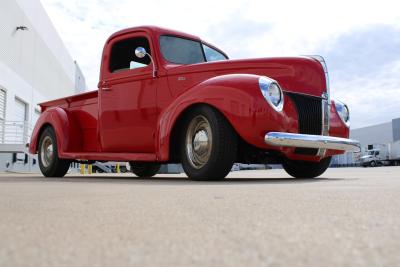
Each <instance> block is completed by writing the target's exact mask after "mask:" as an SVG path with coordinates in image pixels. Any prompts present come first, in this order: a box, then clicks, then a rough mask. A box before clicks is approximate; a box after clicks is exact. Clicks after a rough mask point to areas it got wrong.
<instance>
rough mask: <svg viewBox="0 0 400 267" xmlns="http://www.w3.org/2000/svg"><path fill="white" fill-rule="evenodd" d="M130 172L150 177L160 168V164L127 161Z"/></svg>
mask: <svg viewBox="0 0 400 267" xmlns="http://www.w3.org/2000/svg"><path fill="white" fill-rule="evenodd" d="M129 165H130V167H131V172H133V174H135V175H136V176H138V177H152V176H154V175H156V174H157V172H158V171H159V170H160V167H161V165H160V164H159V163H155V162H133V161H132V162H129Z"/></svg>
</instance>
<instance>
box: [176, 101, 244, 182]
mask: <svg viewBox="0 0 400 267" xmlns="http://www.w3.org/2000/svg"><path fill="white" fill-rule="evenodd" d="M183 125H185V128H184V130H183V131H182V135H181V138H180V150H181V151H180V152H181V161H182V167H183V169H184V171H185V173H186V174H187V176H188V177H189V178H190V179H192V180H221V179H223V178H225V176H226V175H227V174H228V173H229V171H230V170H231V169H232V165H233V163H234V161H235V159H236V153H237V142H238V141H237V136H236V133H235V131H234V129H233V128H232V126H231V125H230V124H229V122H228V121H227V120H226V119H225V118H224V117H223V116H222V115H221V114H220V113H219V112H218V111H216V110H215V109H213V108H211V107H208V106H198V107H196V108H194V109H193V110H192V111H191V113H189V114H188V115H187V116H186V117H185V118H184V124H183Z"/></svg>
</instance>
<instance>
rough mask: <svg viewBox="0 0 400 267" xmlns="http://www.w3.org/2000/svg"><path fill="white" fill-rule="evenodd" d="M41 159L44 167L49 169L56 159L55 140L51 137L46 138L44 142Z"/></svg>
mask: <svg viewBox="0 0 400 267" xmlns="http://www.w3.org/2000/svg"><path fill="white" fill-rule="evenodd" d="M40 152H41V153H40V158H41V160H42V164H43V166H44V167H49V166H50V164H51V163H52V162H53V159H54V147H53V140H51V138H50V137H49V136H46V137H45V138H44V140H43V142H42V147H41V148H40Z"/></svg>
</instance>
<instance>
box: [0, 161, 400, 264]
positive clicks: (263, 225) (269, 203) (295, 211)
mask: <svg viewBox="0 0 400 267" xmlns="http://www.w3.org/2000/svg"><path fill="white" fill-rule="evenodd" d="M399 265H400V167H381V168H341V169H329V170H328V171H327V172H326V173H325V174H324V175H322V176H321V178H317V179H301V180H298V179H292V178H289V176H288V175H287V174H286V173H285V172H284V171H283V170H267V171H242V172H234V173H231V174H230V175H229V177H228V178H227V179H226V180H225V181H221V182H193V181H189V180H187V178H185V177H184V176H183V175H159V176H157V177H155V178H153V179H137V178H134V176H133V175H127V174H124V175H91V176H89V175H86V176H82V175H68V176H67V177H65V178H62V179H49V178H43V177H41V176H40V175H39V174H10V173H5V174H1V175H0V266H218V267H221V266H399Z"/></svg>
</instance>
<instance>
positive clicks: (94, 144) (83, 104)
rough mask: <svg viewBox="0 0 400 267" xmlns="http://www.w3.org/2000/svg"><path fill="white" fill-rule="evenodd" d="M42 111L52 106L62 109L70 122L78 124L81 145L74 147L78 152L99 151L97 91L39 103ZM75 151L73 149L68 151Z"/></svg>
mask: <svg viewBox="0 0 400 267" xmlns="http://www.w3.org/2000/svg"><path fill="white" fill-rule="evenodd" d="M39 105H40V107H41V108H42V112H44V111H45V110H46V109H50V108H52V107H61V108H62V109H64V110H65V111H66V112H67V114H68V117H69V118H70V119H71V120H72V121H71V123H73V124H74V125H76V126H78V129H79V131H80V135H79V136H77V138H81V140H80V141H81V142H79V143H80V144H82V145H81V146H82V147H79V148H76V151H79V152H98V151H100V148H99V142H98V135H97V124H98V91H97V90H96V91H90V92H86V93H82V94H77V95H73V96H68V97H64V98H59V99H55V100H52V101H48V102H44V103H40V104H39ZM68 152H75V151H68Z"/></svg>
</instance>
